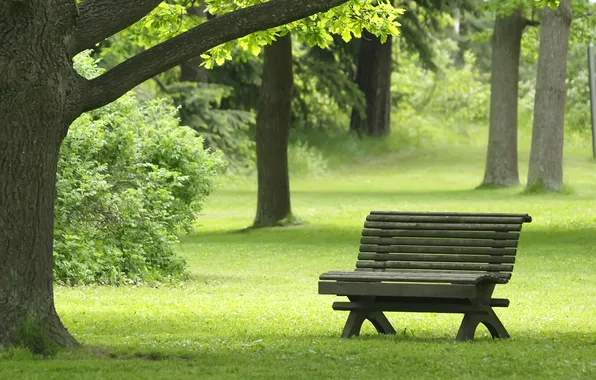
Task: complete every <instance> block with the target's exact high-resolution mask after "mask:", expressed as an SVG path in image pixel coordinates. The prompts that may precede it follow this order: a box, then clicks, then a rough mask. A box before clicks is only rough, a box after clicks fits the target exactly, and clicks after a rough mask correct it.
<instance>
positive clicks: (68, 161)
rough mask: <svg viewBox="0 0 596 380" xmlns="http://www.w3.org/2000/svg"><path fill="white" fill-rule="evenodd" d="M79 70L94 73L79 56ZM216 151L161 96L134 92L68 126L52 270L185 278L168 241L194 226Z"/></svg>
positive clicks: (71, 275)
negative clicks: (142, 98)
mask: <svg viewBox="0 0 596 380" xmlns="http://www.w3.org/2000/svg"><path fill="white" fill-rule="evenodd" d="M75 63H76V67H77V69H78V70H79V72H81V73H82V74H83V75H85V76H88V77H89V76H93V75H96V74H97V73H98V70H97V69H96V68H95V65H94V63H93V61H92V60H91V59H90V58H89V56H88V55H86V54H83V55H81V56H79V57H77V59H76V60H75ZM221 167H222V161H221V158H220V156H219V155H214V154H213V153H210V152H209V151H205V150H204V149H203V140H202V139H201V138H200V137H199V136H198V135H197V133H196V132H195V131H193V130H191V129H190V128H186V127H181V126H179V120H178V119H177V111H176V109H175V108H174V107H172V106H171V105H170V104H169V103H168V102H167V101H166V100H164V99H160V100H154V101H149V102H147V103H145V104H142V105H139V104H137V101H136V99H135V94H134V93H132V92H131V93H128V94H126V95H125V96H123V97H122V98H120V99H119V100H117V101H116V102H114V103H112V104H110V105H108V106H106V107H104V108H101V109H99V110H95V111H92V112H90V113H87V114H84V115H83V116H81V117H80V118H79V119H77V120H76V121H75V122H74V123H73V124H72V125H71V127H70V131H69V134H68V136H67V137H66V139H65V141H64V142H63V144H62V148H61V152H60V160H59V163H58V181H57V200H56V219H55V231H54V264H55V265H54V276H55V279H56V280H57V281H58V282H61V283H65V284H71V285H76V284H91V283H96V284H122V283H128V282H134V283H141V282H155V281H166V280H170V279H176V278H180V277H183V276H184V265H185V263H184V261H183V260H182V259H181V258H179V257H177V256H176V255H175V254H174V252H173V250H172V244H173V243H175V242H176V241H177V237H176V235H177V233H178V232H180V231H182V230H183V229H190V226H191V223H192V222H193V220H194V218H195V216H196V213H197V212H198V211H200V209H201V205H202V202H203V201H204V199H205V197H206V196H207V195H208V194H209V193H210V192H211V191H212V188H213V184H212V178H213V177H214V175H215V174H216V172H217V171H218V170H219V169H221Z"/></svg>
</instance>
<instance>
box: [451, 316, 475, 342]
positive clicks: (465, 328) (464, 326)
mask: <svg viewBox="0 0 596 380" xmlns="http://www.w3.org/2000/svg"><path fill="white" fill-rule="evenodd" d="M480 317H481V316H480V315H479V314H478V313H466V314H464V319H463V320H462V321H461V325H460V326H459V331H458V332H457V336H456V337H455V339H456V340H458V341H460V342H462V341H466V340H473V339H474V334H475V333H476V328H477V327H478V324H479V323H480Z"/></svg>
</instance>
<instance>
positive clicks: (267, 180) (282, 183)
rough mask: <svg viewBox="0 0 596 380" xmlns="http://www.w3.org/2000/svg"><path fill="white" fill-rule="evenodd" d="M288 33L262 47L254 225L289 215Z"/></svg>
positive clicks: (290, 79) (290, 77) (290, 81)
mask: <svg viewBox="0 0 596 380" xmlns="http://www.w3.org/2000/svg"><path fill="white" fill-rule="evenodd" d="M293 84H294V77H293V72H292V40H291V36H290V35H286V36H284V37H281V38H279V39H278V40H277V41H276V42H274V43H273V44H271V45H270V46H266V47H265V60H264V63H263V82H262V84H261V93H260V100H259V109H258V114H257V133H256V145H257V172H258V186H259V189H258V199H257V215H256V218H255V222H254V226H255V227H262V226H272V225H275V224H277V223H279V222H280V221H282V220H283V219H286V218H289V217H291V215H292V211H291V207H290V180H289V175H288V136H289V133H290V121H291V119H290V117H291V102H292V88H293Z"/></svg>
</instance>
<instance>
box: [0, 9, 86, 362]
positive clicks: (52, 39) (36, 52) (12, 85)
mask: <svg viewBox="0 0 596 380" xmlns="http://www.w3.org/2000/svg"><path fill="white" fill-rule="evenodd" d="M53 3H54V5H53V6H50V5H48V3H47V2H46V1H41V0H38V1H28V2H14V1H13V2H12V3H11V4H10V5H9V6H7V7H2V8H1V9H0V20H9V19H10V20H11V23H10V24H9V25H10V26H8V27H7V24H5V23H3V22H0V36H2V37H1V39H0V46H2V51H1V52H0V115H2V122H1V123H0V264H1V265H0V268H1V270H2V275H1V276H0V347H8V346H11V345H22V346H26V347H28V348H30V349H31V350H32V351H34V352H36V353H47V352H49V351H51V350H52V348H53V346H55V345H60V346H70V345H74V344H75V340H74V339H73V338H72V337H71V336H70V335H69V333H68V332H67V331H66V329H65V328H64V326H63V325H62V323H61V322H60V319H59V318H58V315H57V314H56V310H55V308H54V296H53V288H52V268H53V259H52V244H53V218H54V200H55V196H56V167H57V162H58V152H59V149H60V143H61V142H62V139H63V138H64V136H65V135H66V131H67V127H68V125H69V124H70V123H71V122H72V121H73V120H74V118H75V117H76V116H78V110H77V108H76V106H75V103H73V102H76V100H77V99H78V95H79V94H78V93H76V92H75V91H74V90H73V88H76V87H75V83H78V78H77V76H76V74H75V73H74V71H73V69H72V63H71V61H70V59H69V56H68V55H67V54H66V52H67V51H68V46H67V39H66V38H64V36H65V34H66V33H67V31H68V25H69V24H70V25H72V24H73V23H74V16H75V14H76V8H75V6H74V2H68V1H55V2H53ZM69 4H70V5H69ZM46 20H51V22H47V21H46ZM6 52H8V54H9V55H8V57H7V56H6V54H7V53H6Z"/></svg>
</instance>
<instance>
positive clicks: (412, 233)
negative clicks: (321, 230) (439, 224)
mask: <svg viewBox="0 0 596 380" xmlns="http://www.w3.org/2000/svg"><path fill="white" fill-rule="evenodd" d="M362 236H383V237H427V238H461V239H490V240H517V239H519V233H517V232H486V231H485V232H483V231H446V230H441V231H433V230H422V231H417V230H380V229H371V230H367V229H365V230H362Z"/></svg>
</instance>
